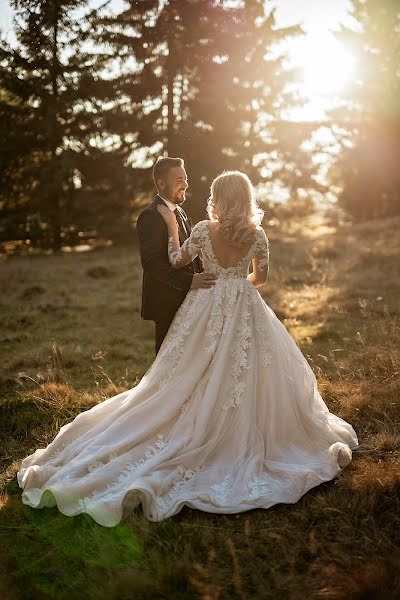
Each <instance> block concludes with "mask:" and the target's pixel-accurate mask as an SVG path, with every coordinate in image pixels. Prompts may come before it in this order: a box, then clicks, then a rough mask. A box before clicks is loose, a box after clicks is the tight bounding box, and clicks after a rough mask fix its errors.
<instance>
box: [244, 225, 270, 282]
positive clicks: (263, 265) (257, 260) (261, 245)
mask: <svg viewBox="0 0 400 600" xmlns="http://www.w3.org/2000/svg"><path fill="white" fill-rule="evenodd" d="M258 231H259V239H258V245H257V252H256V255H255V256H254V258H253V261H252V262H253V272H252V273H250V274H249V275H248V276H247V280H248V281H250V283H252V284H253V285H254V286H255V287H259V286H261V285H263V284H264V283H265V282H266V281H267V278H268V271H269V244H268V238H267V236H266V235H265V231H264V230H263V229H262V230H258Z"/></svg>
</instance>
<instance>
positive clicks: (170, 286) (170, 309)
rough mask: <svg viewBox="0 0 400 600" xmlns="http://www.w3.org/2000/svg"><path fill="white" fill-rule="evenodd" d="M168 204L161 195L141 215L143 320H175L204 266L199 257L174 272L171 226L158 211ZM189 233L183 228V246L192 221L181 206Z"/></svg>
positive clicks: (181, 235) (180, 239) (181, 212)
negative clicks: (173, 318) (170, 257)
mask: <svg viewBox="0 0 400 600" xmlns="http://www.w3.org/2000/svg"><path fill="white" fill-rule="evenodd" d="M159 204H162V205H163V206H166V204H165V202H164V201H163V200H162V198H160V196H158V194H157V195H156V197H155V198H154V200H153V201H152V202H150V204H149V205H148V206H146V208H145V209H144V210H143V211H142V212H141V213H140V215H139V217H138V220H137V225H136V227H137V233H138V237H139V244H140V259H141V263H142V267H143V286H142V309H141V316H142V318H143V319H149V320H153V321H161V320H165V319H169V318H171V316H173V315H174V314H175V313H176V311H177V310H178V308H179V307H180V305H181V304H182V302H183V301H184V299H185V297H186V294H187V293H188V291H189V289H190V286H191V283H192V279H193V274H194V273H201V272H202V271H203V265H202V263H201V260H200V258H199V257H196V258H195V259H194V261H193V262H191V263H189V264H188V265H186V266H185V267H182V268H180V269H174V268H173V267H172V266H171V265H170V262H169V259H168V227H167V225H166V223H165V221H164V219H163V218H162V216H161V215H160V213H159V212H158V210H157V206H158V205H159ZM176 210H179V211H180V216H181V218H182V221H184V224H185V226H186V229H187V231H188V233H186V232H185V231H184V230H183V229H182V227H181V226H179V241H180V243H181V245H182V244H183V242H184V241H185V240H186V239H187V238H188V237H189V235H190V232H191V224H190V220H189V219H188V217H187V216H186V214H185V212H184V210H183V209H182V208H181V207H180V206H178V207H177V209H176Z"/></svg>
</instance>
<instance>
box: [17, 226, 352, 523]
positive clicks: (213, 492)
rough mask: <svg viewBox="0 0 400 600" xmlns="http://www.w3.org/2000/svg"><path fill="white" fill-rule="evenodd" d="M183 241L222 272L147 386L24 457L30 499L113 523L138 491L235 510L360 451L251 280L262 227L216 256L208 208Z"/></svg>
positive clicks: (289, 489)
mask: <svg viewBox="0 0 400 600" xmlns="http://www.w3.org/2000/svg"><path fill="white" fill-rule="evenodd" d="M185 252H186V253H188V255H190V256H191V257H194V256H196V255H198V254H199V255H200V257H201V259H202V262H203V265H204V270H205V271H209V272H214V273H216V274H217V276H218V279H217V282H216V284H215V286H213V287H212V288H209V289H197V290H190V291H189V292H188V294H187V296H186V298H185V300H184V302H183V304H182V305H181V307H180V308H179V310H178V312H177V313H176V315H175V319H174V321H173V323H172V325H171V327H170V329H169V331H168V333H167V336H166V337H165V339H164V342H163V344H162V346H161V348H160V351H159V353H158V355H157V357H156V359H155V361H154V363H153V364H152V365H151V367H150V368H149V370H148V371H147V373H146V374H145V375H144V376H143V378H142V380H141V381H140V383H139V384H138V385H137V386H135V387H133V388H132V389H129V390H126V391H124V392H122V393H120V394H117V395H116V396H114V397H112V398H109V399H107V400H105V401H103V402H101V403H100V404H98V405H96V406H94V407H93V408H91V409H90V410H87V411H84V412H82V413H80V414H79V415H78V416H77V417H76V418H75V419H74V420H73V421H72V422H70V423H68V424H66V425H64V426H63V427H61V429H60V431H59V432H58V434H57V436H56V437H55V438H54V439H53V441H52V442H51V443H50V444H49V445H48V446H47V447H46V448H39V449H37V450H36V452H34V453H33V454H31V455H30V456H27V457H26V458H25V459H23V460H22V464H21V467H20V470H19V472H18V473H17V479H18V484H19V486H20V487H21V488H22V489H23V492H22V501H23V503H24V504H26V505H28V506H31V507H33V508H42V507H45V506H49V507H50V506H55V505H56V506H57V507H58V510H59V511H61V512H62V513H63V514H65V515H69V516H71V515H76V514H78V513H82V512H86V513H88V514H89V515H91V517H92V518H93V519H94V520H95V521H96V522H97V523H99V524H100V525H103V526H106V527H112V526H114V525H116V524H117V523H119V521H120V520H121V519H122V518H123V517H124V516H125V514H127V513H129V512H130V511H131V510H132V509H133V508H134V507H136V506H137V505H139V504H142V508H143V511H144V514H145V516H146V517H147V518H148V519H150V520H151V521H161V520H163V519H166V518H168V517H171V516H172V515H175V514H176V513H178V512H179V511H180V510H181V509H182V507H183V506H184V505H187V506H189V507H192V508H195V509H199V510H202V511H207V512H212V513H238V512H242V511H247V510H250V509H253V508H264V509H267V508H269V507H271V506H273V505H274V504H277V503H290V504H291V503H295V502H297V501H298V500H299V499H300V498H301V496H303V494H305V493H306V492H307V491H308V490H309V489H310V488H312V487H314V486H317V485H318V484H320V483H322V482H323V481H328V480H331V479H333V478H334V477H335V476H336V475H337V474H338V473H339V472H340V471H341V469H342V468H343V466H344V465H345V464H346V463H348V462H350V460H351V457H352V452H351V449H354V448H356V447H357V446H358V439H357V435H356V433H355V431H354V429H353V427H352V426H351V425H350V424H349V423H347V422H346V421H344V420H343V419H341V418H340V417H338V416H335V415H334V414H332V413H331V412H329V410H328V408H327V406H326V405H325V403H324V402H323V400H322V398H321V396H320V394H319V392H318V389H317V383H316V379H315V377H314V374H313V372H312V370H311V368H310V366H309V364H308V363H307V361H306V359H305V358H304V356H303V354H302V353H301V351H300V350H299V348H298V346H297V345H296V343H295V342H294V340H293V338H292V337H291V336H290V335H289V333H288V332H287V330H286V328H285V327H284V325H283V324H282V323H281V322H280V321H279V319H278V318H277V317H276V316H275V314H274V312H273V311H272V310H271V309H270V308H269V306H268V305H267V304H266V303H265V302H264V300H263V299H262V297H261V295H260V293H259V292H258V290H257V289H256V288H255V287H254V286H253V284H252V283H251V282H250V281H249V280H247V275H248V272H249V264H250V261H251V259H252V258H253V257H255V258H256V260H257V261H258V265H259V267H260V268H261V269H264V270H266V269H267V266H268V240H267V238H266V235H265V233H264V231H263V230H262V229H259V230H257V238H256V241H255V242H254V243H253V245H252V247H251V248H250V250H249V252H248V254H247V255H246V256H245V258H243V260H241V261H240V262H239V263H238V264H237V265H236V266H234V267H228V268H223V267H222V266H221V265H220V264H219V262H218V260H217V259H216V257H215V254H214V252H213V246H212V242H211V239H210V236H209V230H208V221H201V222H200V223H198V224H197V225H196V226H195V227H194V228H193V230H192V233H191V236H190V238H189V239H188V240H186V241H185V242H184V244H183V245H182V247H181V248H180V249H179V250H178V251H177V252H172V242H171V240H170V243H169V254H170V261H171V262H172V263H173V264H174V263H175V265H176V264H178V261H179V260H180V259H181V257H182V253H185ZM343 455H344V456H345V457H346V456H347V460H345V461H344V463H343V461H340V460H338V459H339V457H340V456H342V458H343ZM340 462H342V467H341V466H339V465H340Z"/></svg>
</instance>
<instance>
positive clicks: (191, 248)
mask: <svg viewBox="0 0 400 600" xmlns="http://www.w3.org/2000/svg"><path fill="white" fill-rule="evenodd" d="M168 250H169V259H170V262H171V264H172V265H174V264H175V265H176V264H177V263H178V262H179V261H180V260H182V257H183V255H184V253H188V255H189V256H190V257H191V258H194V257H195V256H197V255H199V256H200V258H201V261H202V263H203V267H204V271H206V272H210V273H215V274H216V275H217V277H218V279H220V278H227V277H234V278H246V277H247V275H248V273H249V266H250V263H251V261H252V259H253V258H254V257H255V256H257V258H258V266H259V268H260V269H261V270H264V271H268V266H269V246H268V238H267V236H266V234H265V232H264V230H263V229H262V228H257V229H256V238H255V240H254V242H253V244H252V245H251V247H250V248H249V250H248V252H247V254H246V255H245V256H244V257H243V258H242V259H241V260H240V261H239V262H238V263H237V264H236V265H234V266H231V267H223V266H222V265H221V264H220V263H219V262H218V259H217V257H216V256H215V253H214V250H213V247H212V243H211V238H210V233H209V221H208V220H204V221H200V222H199V223H197V225H195V227H194V228H193V230H192V232H191V235H190V237H189V238H188V239H187V240H185V242H184V243H183V244H182V246H181V247H180V248H179V249H178V250H176V251H175V252H174V251H172V238H169V248H168Z"/></svg>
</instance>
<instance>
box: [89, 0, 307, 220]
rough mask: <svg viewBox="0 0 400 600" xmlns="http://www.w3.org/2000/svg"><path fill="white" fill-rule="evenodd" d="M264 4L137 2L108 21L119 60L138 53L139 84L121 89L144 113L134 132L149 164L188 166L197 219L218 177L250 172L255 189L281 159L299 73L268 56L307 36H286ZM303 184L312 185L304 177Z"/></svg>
mask: <svg viewBox="0 0 400 600" xmlns="http://www.w3.org/2000/svg"><path fill="white" fill-rule="evenodd" d="M264 4H265V3H264V2H263V1H262V0H247V1H246V2H244V3H243V2H236V3H230V5H229V7H228V6H226V3H220V2H216V1H215V0H179V1H177V0H169V1H168V2H160V1H157V0H149V1H145V2H141V3H137V2H133V1H132V2H131V3H130V6H129V8H128V9H126V10H125V11H124V12H122V13H121V14H120V15H117V16H116V17H115V18H114V19H111V20H104V19H103V20H102V22H101V24H102V26H103V27H104V29H103V30H102V31H101V33H100V36H99V38H98V43H107V44H108V45H110V46H111V47H112V48H113V50H114V53H115V54H117V55H122V56H124V54H125V53H126V52H128V53H129V52H130V53H131V55H133V56H134V57H135V60H136V65H137V79H136V84H138V85H135V86H132V87H131V88H128V87H127V86H126V85H125V84H124V81H123V76H121V79H120V85H121V88H122V89H123V90H124V91H125V90H126V92H127V94H128V95H130V97H131V103H132V105H133V106H135V107H136V109H137V112H136V114H135V119H132V121H131V128H132V129H133V128H134V127H136V128H137V138H136V139H137V140H138V143H139V145H140V146H141V147H142V156H143V157H144V159H147V162H145V161H144V164H145V165H149V166H150V165H151V164H152V162H153V160H154V158H155V155H156V154H162V153H164V154H167V153H168V154H169V155H170V156H171V155H172V156H174V155H179V156H182V157H183V158H185V161H186V166H187V170H188V173H189V180H190V188H189V191H190V192H191V193H192V195H193V196H194V201H192V202H191V203H190V207H191V209H190V212H192V214H194V215H195V216H196V217H201V218H203V217H204V207H205V198H206V197H207V195H208V190H209V185H210V182H211V179H212V178H213V177H214V176H215V175H217V174H218V173H219V172H220V171H222V170H223V169H229V168H240V169H244V170H245V171H246V172H248V173H249V175H250V176H251V177H252V178H253V180H254V183H257V182H258V181H260V180H261V179H262V177H261V175H260V171H261V168H262V160H261V158H262V157H264V161H265V160H266V157H267V156H268V155H269V154H271V153H272V152H274V153H278V154H279V151H280V142H281V140H280V138H279V134H280V131H281V129H280V128H279V127H276V128H275V129H274V128H273V127H274V125H273V121H274V119H277V118H278V116H279V111H280V110H281V108H282V107H283V106H284V105H286V104H287V102H288V101H289V100H290V98H289V95H288V94H285V93H284V87H285V85H286V83H287V82H288V81H290V80H291V77H292V74H291V73H288V72H286V71H285V70H284V69H283V66H282V57H281V58H269V57H268V50H269V49H270V47H271V45H272V44H275V43H276V42H278V41H280V40H283V39H285V38H286V37H287V36H293V35H297V34H298V33H300V30H299V28H298V27H291V28H287V29H281V30H280V29H278V28H277V27H276V23H275V16H274V13H273V11H272V12H270V13H265V5H264ZM116 24H118V27H119V28H120V29H119V34H118V35H116V33H115V30H114V27H115V26H116ZM132 30H133V33H132ZM123 31H125V33H122V32H123ZM126 77H128V75H126ZM286 132H287V130H286ZM286 132H285V133H286ZM296 139H297V138H296ZM286 160H287V157H286V156H285V161H284V162H286ZM260 165H261V166H260ZM300 166H304V165H300ZM307 167H308V168H309V169H310V164H308V165H307ZM147 168H148V167H147ZM312 169H314V170H315V166H312ZM281 170H282V173H283V171H284V170H285V169H284V165H282V167H281ZM310 170H311V169H310ZM282 173H281V174H282ZM147 175H148V179H149V181H150V173H149V171H147ZM309 175H310V173H309V172H308V174H307V177H308V179H307V182H308V184H310V182H311V177H310V176H309ZM286 177H290V178H291V180H292V183H293V181H295V180H296V178H297V177H298V176H297V175H296V174H295V173H294V171H292V172H291V173H289V172H286ZM301 178H302V184H304V179H305V176H304V170H303V171H302V172H301V177H300V179H301ZM196 205H197V206H196ZM193 206H194V207H195V209H194V210H193Z"/></svg>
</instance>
